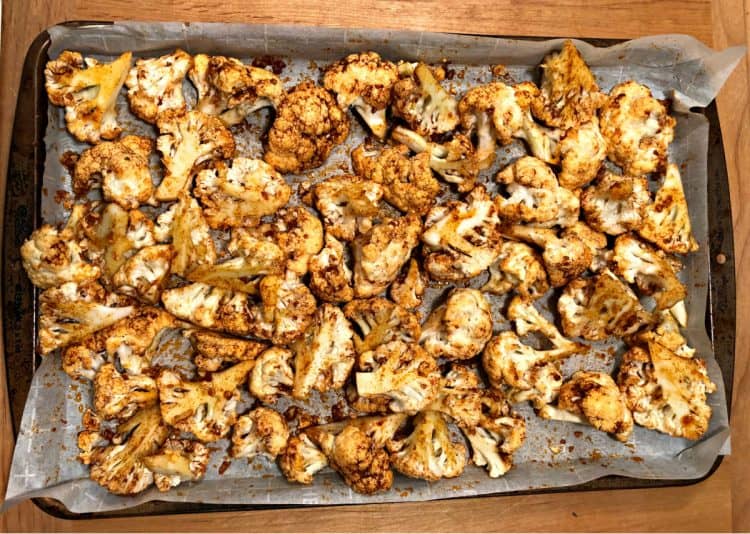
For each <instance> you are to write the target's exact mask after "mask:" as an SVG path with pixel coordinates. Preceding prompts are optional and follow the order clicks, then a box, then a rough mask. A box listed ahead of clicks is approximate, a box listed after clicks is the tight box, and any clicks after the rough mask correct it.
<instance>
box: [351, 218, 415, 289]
mask: <svg viewBox="0 0 750 534" xmlns="http://www.w3.org/2000/svg"><path fill="white" fill-rule="evenodd" d="M421 232H422V220H421V219H420V218H419V217H418V216H417V215H414V214H409V215H406V216H404V217H399V218H397V219H386V220H385V221H383V222H382V223H380V224H378V225H375V226H373V227H372V229H370V231H368V232H367V233H365V234H363V235H361V236H359V237H357V238H356V239H355V240H354V243H353V246H352V248H353V255H354V294H355V296H357V297H359V298H362V297H373V296H375V295H378V294H380V293H382V292H383V291H385V289H386V288H387V287H388V286H389V285H390V284H391V282H393V281H394V280H395V279H396V277H397V276H398V273H399V272H400V271H401V267H403V266H404V264H405V263H406V262H407V261H408V260H409V256H410V255H411V251H412V249H413V248H414V247H416V246H417V244H418V243H419V237H420V234H421Z"/></svg>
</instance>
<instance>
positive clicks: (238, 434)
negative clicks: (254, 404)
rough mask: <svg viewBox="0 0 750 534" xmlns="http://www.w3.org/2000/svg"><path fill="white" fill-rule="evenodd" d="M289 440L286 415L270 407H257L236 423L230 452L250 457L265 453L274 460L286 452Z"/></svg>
mask: <svg viewBox="0 0 750 534" xmlns="http://www.w3.org/2000/svg"><path fill="white" fill-rule="evenodd" d="M287 441H289V427H288V426H287V424H286V420H285V419H284V417H283V416H282V415H281V414H280V413H279V412H277V411H275V410H272V409H270V408H255V409H254V410H252V411H250V412H248V413H246V414H245V415H242V416H240V417H239V418H238V419H237V422H236V423H235V424H234V430H233V431H232V447H231V448H230V449H229V454H230V456H233V457H234V458H248V459H252V458H255V457H256V456H258V455H263V456H267V457H268V458H270V459H271V460H273V459H275V458H276V457H277V456H278V455H279V454H282V453H283V452H284V450H285V449H286V443H287Z"/></svg>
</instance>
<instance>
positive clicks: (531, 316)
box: [506, 297, 586, 354]
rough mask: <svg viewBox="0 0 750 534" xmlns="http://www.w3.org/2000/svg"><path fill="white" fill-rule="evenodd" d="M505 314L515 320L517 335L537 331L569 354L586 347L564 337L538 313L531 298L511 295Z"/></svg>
mask: <svg viewBox="0 0 750 534" xmlns="http://www.w3.org/2000/svg"><path fill="white" fill-rule="evenodd" d="M506 315H507V316H508V319H510V320H511V321H514V322H515V326H516V332H517V333H518V335H519V336H525V335H526V334H528V333H530V332H537V333H539V334H541V335H543V336H544V337H546V338H547V339H548V340H549V341H550V342H551V343H552V345H554V347H555V348H557V349H560V350H564V351H567V352H568V353H569V354H575V353H576V352H581V351H582V350H583V349H585V348H586V346H585V345H581V344H580V343H576V342H574V341H570V340H569V339H566V338H565V336H563V335H562V334H561V333H560V331H559V330H558V329H557V327H556V326H555V325H554V324H552V323H551V322H550V321H548V320H547V319H545V318H544V316H542V314H541V313H539V311H538V310H537V309H536V308H535V307H534V301H532V300H529V299H525V298H523V297H513V300H511V301H510V304H509V305H508V311H507V312H506Z"/></svg>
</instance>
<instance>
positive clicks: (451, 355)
mask: <svg viewBox="0 0 750 534" xmlns="http://www.w3.org/2000/svg"><path fill="white" fill-rule="evenodd" d="M491 337H492V311H491V310H490V304H489V302H487V299H486V298H485V297H484V295H482V293H481V291H478V290H476V289H470V288H460V289H454V290H453V291H451V293H450V294H449V295H448V298H447V300H446V301H445V303H443V304H441V305H440V306H438V307H437V308H435V309H434V310H433V311H432V313H431V314H430V316H429V317H428V318H427V321H426V322H425V324H424V327H423V328H422V336H421V337H420V340H419V341H420V343H421V344H422V345H424V348H425V350H426V351H427V352H428V353H429V354H430V355H432V356H433V357H434V358H441V357H442V358H447V359H449V360H467V359H469V358H473V357H474V356H476V355H477V354H479V353H480V352H482V349H483V348H484V345H485V344H486V343H487V342H488V341H489V340H490V338H491Z"/></svg>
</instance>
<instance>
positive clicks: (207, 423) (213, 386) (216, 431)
mask: <svg viewBox="0 0 750 534" xmlns="http://www.w3.org/2000/svg"><path fill="white" fill-rule="evenodd" d="M253 365H255V362H254V361H252V360H246V361H244V362H240V363H238V364H236V365H233V366H232V367H230V368H228V369H226V370H224V371H220V372H218V373H214V374H213V375H211V380H209V381H202V382H188V381H186V380H185V379H183V378H182V377H181V376H180V375H179V374H178V373H176V372H174V371H172V370H169V369H163V370H162V371H161V373H160V374H159V377H158V378H157V379H156V384H157V386H158V388H159V407H160V409H161V415H162V417H163V418H164V421H165V422H166V423H167V424H169V425H172V426H173V427H175V428H176V429H177V430H179V431H181V432H191V433H192V434H194V435H195V437H197V438H198V439H199V440H200V441H203V442H204V443H208V442H212V441H217V440H220V439H221V438H223V437H224V436H226V435H227V434H228V433H229V430H230V429H231V428H232V425H233V424H234V423H235V421H236V420H237V412H236V407H237V401H238V400H239V398H240V392H239V390H238V388H239V386H240V384H242V383H243V382H244V381H245V379H246V377H247V374H248V373H249V372H250V371H251V370H252V368H253Z"/></svg>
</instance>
